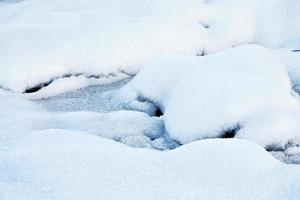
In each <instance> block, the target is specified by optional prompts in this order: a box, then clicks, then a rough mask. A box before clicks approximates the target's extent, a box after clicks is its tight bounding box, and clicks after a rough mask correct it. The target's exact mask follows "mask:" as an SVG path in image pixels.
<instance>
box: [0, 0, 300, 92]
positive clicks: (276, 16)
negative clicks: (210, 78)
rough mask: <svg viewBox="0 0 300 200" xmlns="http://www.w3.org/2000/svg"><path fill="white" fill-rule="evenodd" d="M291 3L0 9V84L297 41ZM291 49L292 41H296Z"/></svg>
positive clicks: (115, 0) (62, 1)
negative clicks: (163, 57)
mask: <svg viewBox="0 0 300 200" xmlns="http://www.w3.org/2000/svg"><path fill="white" fill-rule="evenodd" d="M299 7H300V3H299V1H298V0H242V1H240V0H226V1H224V0H212V1H204V0H188V1H184V0H164V1H159V0H152V1H150V0H143V1H140V0H131V1H129V2H128V1H127V0H112V1H106V0H100V1H99V0H85V1H82V0H76V1H73V0H52V1H44V0H26V1H22V2H19V3H9V4H8V3H2V4H1V5H0V86H1V87H2V88H5V89H10V90H13V91H17V92H24V91H25V90H26V89H28V88H31V87H34V86H36V85H38V84H40V83H44V82H48V81H49V80H52V79H56V78H60V77H63V76H65V75H76V74H84V75H86V76H89V75H101V76H104V77H106V76H109V75H113V76H119V75H122V73H124V72H125V73H130V74H134V73H137V72H138V71H139V69H140V68H141V66H143V65H144V64H145V63H147V62H149V61H151V59H152V58H154V57H156V56H159V55H161V54H165V53H180V54H189V55H196V54H198V55H201V54H203V53H205V54H207V53H212V52H215V51H218V50H223V49H225V48H230V47H232V46H237V45H243V44H249V43H255V44H262V45H265V46H268V47H272V48H278V47H280V48H281V47H286V46H289V45H292V44H294V43H295V42H297V41H299V35H300V26H299V25H298V22H299V21H300V14H299V12H298V10H299ZM297 43H298V42H297Z"/></svg>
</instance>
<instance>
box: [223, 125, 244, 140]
mask: <svg viewBox="0 0 300 200" xmlns="http://www.w3.org/2000/svg"><path fill="white" fill-rule="evenodd" d="M241 128H242V127H241V125H240V124H237V125H235V126H232V127H228V128H226V129H223V130H222V131H221V138H234V137H235V135H236V133H237V132H238V131H239V130H241Z"/></svg>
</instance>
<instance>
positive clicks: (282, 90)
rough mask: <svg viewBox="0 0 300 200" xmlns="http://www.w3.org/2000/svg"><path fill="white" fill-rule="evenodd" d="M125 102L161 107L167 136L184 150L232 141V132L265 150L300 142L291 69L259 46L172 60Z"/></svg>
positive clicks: (139, 82) (157, 65) (141, 79)
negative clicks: (203, 142)
mask: <svg viewBox="0 0 300 200" xmlns="http://www.w3.org/2000/svg"><path fill="white" fill-rule="evenodd" d="M174 63H176V64H174ZM159 72H160V73H159ZM148 83H152V84H148ZM126 94H128V95H126ZM119 96H120V97H121V98H122V97H124V101H125V102H130V101H135V100H137V99H139V97H143V98H146V100H147V99H149V100H150V101H151V102H154V104H156V105H157V106H159V107H161V108H162V110H163V111H164V116H163V119H164V122H165V126H166V130H167V132H168V133H169V134H170V137H171V138H172V139H174V140H176V141H178V142H180V143H181V144H186V143H189V142H192V141H195V140H199V139H205V138H212V137H213V138H214V137H226V136H224V134H226V131H227V130H231V131H235V132H236V133H231V134H233V136H232V137H234V136H236V137H238V138H245V139H249V140H251V141H254V142H256V143H258V144H260V145H262V146H264V147H268V146H270V145H274V146H278V147H277V148H280V147H282V146H284V145H285V144H286V143H287V142H288V140H290V139H293V138H297V137H300V133H299V131H300V127H299V125H298V124H299V123H298V121H299V119H300V108H299V105H298V103H297V100H296V97H295V96H293V95H292V93H291V85H290V81H289V77H288V73H287V71H286V69H285V66H284V64H283V63H282V62H281V60H280V59H278V58H277V57H276V54H273V53H272V51H270V50H267V49H266V48H263V47H259V46H256V45H248V46H241V47H236V48H232V49H229V50H225V51H223V52H220V53H215V54H212V55H208V56H204V57H201V58H196V57H192V56H176V55H175V56H167V57H165V58H164V59H159V60H157V61H155V62H154V63H152V64H150V65H149V66H146V67H145V68H143V69H142V71H141V73H139V74H138V75H137V76H136V77H135V78H134V79H133V80H132V82H130V83H129V84H128V85H127V86H125V87H124V88H123V89H122V90H121V92H120V95H119ZM234 129H236V130H234Z"/></svg>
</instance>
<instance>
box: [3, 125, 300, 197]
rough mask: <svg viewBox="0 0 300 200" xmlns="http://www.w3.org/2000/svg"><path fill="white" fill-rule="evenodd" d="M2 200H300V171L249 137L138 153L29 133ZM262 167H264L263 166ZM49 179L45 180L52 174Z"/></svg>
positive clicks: (9, 160)
mask: <svg viewBox="0 0 300 200" xmlns="http://www.w3.org/2000/svg"><path fill="white" fill-rule="evenodd" d="M0 160H1V170H0V177H1V178H0V183H1V185H2V187H1V189H0V191H1V197H2V198H3V199H22V200H24V199H30V200H34V199H74V200H75V199H86V198H87V199H120V198H122V199H159V198H163V199H198V198H201V197H205V198H206V199H241V198H243V199H298V198H299V195H300V193H299V184H298V183H299V181H298V180H299V168H298V167H296V166H293V165H284V164H282V163H279V162H278V161H276V160H275V159H274V158H272V156H271V155H269V154H268V153H267V152H265V150H263V149H262V148H261V147H259V146H257V145H255V144H253V143H250V142H247V141H243V140H237V139H233V140H204V141H198V142H196V143H193V144H190V145H186V146H183V147H180V148H178V149H176V150H174V151H169V152H158V151H153V150H147V149H132V148H129V147H126V146H123V145H121V144H118V143H115V142H113V141H109V140H106V139H103V138H101V137H97V136H94V135H86V134H84V133H80V132H72V131H67V130H45V131H37V132H29V133H27V134H26V137H23V138H21V139H19V140H18V141H17V142H16V143H15V144H14V145H13V146H11V148H10V150H9V151H6V152H2V153H1V154H0ZM258 163H259V165H258ZM45 174H46V176H45Z"/></svg>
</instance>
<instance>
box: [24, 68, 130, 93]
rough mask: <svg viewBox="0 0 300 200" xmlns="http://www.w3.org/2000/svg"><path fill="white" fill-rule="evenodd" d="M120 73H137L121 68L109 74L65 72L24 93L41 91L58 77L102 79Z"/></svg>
mask: <svg viewBox="0 0 300 200" xmlns="http://www.w3.org/2000/svg"><path fill="white" fill-rule="evenodd" d="M120 74H125V75H127V76H129V77H133V76H135V74H131V73H128V72H125V71H124V70H119V71H118V73H109V74H107V75H104V74H99V75H95V74H91V75H90V74H89V75H88V74H84V73H75V74H64V75H62V76H59V77H55V78H52V79H50V80H49V81H46V82H44V83H39V84H37V85H35V86H33V87H30V88H27V89H25V91H24V92H23V93H34V92H37V91H39V90H40V89H42V88H44V87H47V86H48V85H50V84H51V83H53V82H54V81H55V80H57V79H61V78H70V77H78V76H85V77H86V78H93V79H101V78H109V77H117V76H118V75H120Z"/></svg>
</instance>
